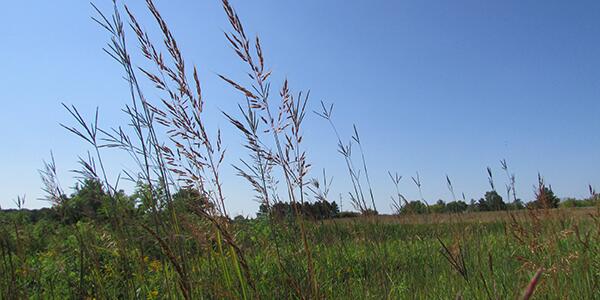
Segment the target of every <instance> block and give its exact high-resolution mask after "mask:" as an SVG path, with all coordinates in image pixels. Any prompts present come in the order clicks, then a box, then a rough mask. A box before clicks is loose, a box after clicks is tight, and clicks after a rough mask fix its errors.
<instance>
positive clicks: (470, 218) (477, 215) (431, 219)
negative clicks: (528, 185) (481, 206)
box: [331, 207, 598, 224]
mask: <svg viewBox="0 0 600 300" xmlns="http://www.w3.org/2000/svg"><path fill="white" fill-rule="evenodd" d="M595 214H598V208H596V207H578V208H560V209H553V210H548V211H547V212H546V213H545V214H544V215H542V216H541V217H542V218H544V219H549V218H550V219H565V218H573V219H578V220H590V219H592V216H594V215H595ZM513 217H514V218H515V219H516V220H518V221H526V220H527V219H528V218H529V211H527V210H515V211H482V212H465V213H458V214H452V213H432V214H421V215H417V214H413V215H403V216H397V215H378V216H376V217H371V218H369V217H362V218H360V219H361V222H381V223H385V224H453V223H492V222H510V221H512V219H513ZM355 221H356V218H341V219H335V220H332V221H331V222H355Z"/></svg>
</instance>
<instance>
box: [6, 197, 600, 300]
mask: <svg viewBox="0 0 600 300" xmlns="http://www.w3.org/2000/svg"><path fill="white" fill-rule="evenodd" d="M586 213H589V214H588V215H586V214H584V213H581V212H580V211H577V212H575V213H574V212H573V211H572V210H571V211H559V210H553V211H531V212H530V213H529V214H527V216H526V215H524V214H521V215H520V216H517V218H516V221H513V220H504V221H494V220H490V218H489V217H486V216H485V214H479V213H474V215H479V216H482V217H484V218H482V220H481V221H480V222H477V221H474V216H454V217H452V218H453V221H452V222H440V223H435V224H422V223H421V224H402V223H403V222H404V220H402V218H398V217H395V218H393V217H391V216H385V217H365V218H352V219H341V220H335V221H326V222H318V221H307V222H305V225H306V229H307V231H308V233H309V234H308V238H309V244H310V245H311V249H312V258H313V260H314V266H315V269H314V272H315V279H316V284H317V290H316V291H315V292H313V291H311V284H310V282H309V278H308V277H307V270H306V266H307V264H306V258H305V256H304V254H303V250H302V243H301V242H300V241H299V228H298V226H297V225H296V222H293V223H286V221H285V220H282V221H280V222H281V223H279V225H277V226H273V225H270V223H269V222H268V221H267V219H257V220H247V221H241V222H235V223H234V225H233V227H234V228H232V230H233V231H234V232H235V235H236V240H237V244H238V245H239V247H241V249H242V251H243V252H244V253H245V257H246V260H247V264H248V268H249V272H250V277H249V278H252V281H253V285H254V287H252V286H251V285H250V284H249V282H248V281H247V279H248V278H246V277H245V276H243V275H242V274H241V271H240V268H239V267H238V266H237V264H236V259H235V255H232V253H233V249H231V248H230V247H229V246H226V245H225V244H224V243H220V242H219V240H220V238H219V237H216V236H199V235H200V233H199V232H198V231H194V230H186V232H182V233H181V237H180V238H181V239H182V241H184V242H183V245H185V249H184V252H185V253H186V256H187V257H186V259H185V262H184V264H185V265H184V266H185V268H186V271H185V274H187V275H186V276H188V277H189V278H188V280H189V282H190V287H191V290H190V296H191V298H193V299H219V298H229V299H236V298H246V299H257V298H263V299H284V298H285V299H287V298H325V299H453V298H455V297H457V295H458V296H461V297H462V298H464V299H514V298H519V297H520V296H521V294H522V293H523V291H524V289H525V287H526V286H527V284H528V282H529V281H530V279H531V277H532V276H533V274H534V273H535V272H536V270H538V269H539V268H543V273H542V277H541V280H540V282H539V283H538V285H537V287H536V290H535V294H534V298H535V299H597V298H600V292H599V291H600V289H599V287H600V286H599V285H600V231H599V230H600V223H599V222H598V220H599V219H598V216H599V214H598V211H597V210H594V209H588V210H586ZM498 214H500V213H498ZM506 214H507V215H508V213H506ZM462 217H466V218H465V219H466V220H467V221H466V222H461V221H460V220H461V218H462ZM396 221H397V222H396ZM187 222H188V223H189V224H192V223H193V224H195V226H196V227H197V228H201V226H208V227H210V225H209V224H208V223H206V222H204V221H202V220H200V219H197V220H191V219H188V220H187ZM124 228H126V230H125V233H126V235H127V236H126V237H118V236H116V235H117V233H116V232H115V231H114V230H112V229H111V226H110V225H109V224H99V223H92V222H79V223H77V224H74V225H60V224H58V223H54V222H50V221H41V222H38V223H35V224H32V223H28V222H22V221H19V219H18V214H11V215H8V214H4V215H3V217H2V263H1V264H0V266H1V267H0V276H1V277H0V278H1V281H0V290H1V291H2V299H13V298H29V299H77V298H89V299H92V298H95V299H115V298H137V299H143V298H147V299H179V298H183V297H184V295H183V294H182V293H181V290H180V288H179V287H178V281H179V280H180V279H179V278H178V277H179V275H178V273H177V271H176V270H174V265H173V264H172V263H171V262H170V260H169V258H168V257H166V255H165V254H164V251H162V250H161V247H160V246H159V245H157V243H156V242H155V241H156V240H155V239H154V238H153V237H151V236H149V234H148V233H147V232H144V231H138V230H136V228H137V227H132V226H129V225H128V224H127V223H124ZM273 228H279V229H277V230H274V229H273ZM121 238H125V240H126V241H127V243H126V244H124V245H119V242H118V241H119V239H121ZM120 247H123V248H120Z"/></svg>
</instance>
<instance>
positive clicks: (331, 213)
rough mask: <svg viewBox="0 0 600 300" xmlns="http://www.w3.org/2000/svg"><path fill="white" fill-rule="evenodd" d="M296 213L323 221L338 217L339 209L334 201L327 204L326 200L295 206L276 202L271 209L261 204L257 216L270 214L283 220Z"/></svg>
mask: <svg viewBox="0 0 600 300" xmlns="http://www.w3.org/2000/svg"><path fill="white" fill-rule="evenodd" d="M296 212H297V213H298V214H301V215H302V216H304V217H306V218H311V219H317V220H323V219H332V218H336V217H338V214H339V213H340V209H339V207H338V205H337V203H335V201H333V202H329V201H327V200H318V201H315V202H314V203H310V202H304V203H302V204H300V203H296V204H295V205H292V204H291V203H287V202H277V203H275V204H273V205H272V206H271V207H267V206H266V205H265V204H261V205H260V207H259V211H258V213H257V215H258V216H259V217H260V216H267V215H268V214H271V215H272V216H273V217H275V218H277V219H284V218H293V217H294V216H295V215H296Z"/></svg>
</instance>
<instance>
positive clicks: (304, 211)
mask: <svg viewBox="0 0 600 300" xmlns="http://www.w3.org/2000/svg"><path fill="white" fill-rule="evenodd" d="M147 193H148V191H147V190H145V188H144V187H143V185H140V186H139V187H138V188H137V189H136V191H135V192H134V193H133V194H132V195H126V194H125V192H123V191H118V192H116V193H115V195H114V197H112V198H111V197H110V196H109V195H108V194H107V193H106V192H105V191H104V190H103V188H102V184H100V183H99V182H97V181H94V180H85V181H83V182H82V183H80V184H78V185H76V186H75V188H74V192H73V193H72V194H71V195H70V196H66V195H63V196H62V197H63V199H62V201H61V203H60V205H55V206H53V207H51V208H41V209H20V210H17V209H5V210H2V211H1V212H2V214H5V215H7V214H8V215H10V214H15V213H17V212H18V213H19V214H20V215H21V217H22V218H23V219H24V220H26V221H29V222H32V223H35V222H38V221H40V220H52V221H58V222H61V223H64V224H75V223H77V222H78V221H80V220H84V219H87V220H95V221H101V222H102V221H107V220H108V213H109V212H110V209H112V207H111V206H113V205H116V206H117V207H118V209H120V210H125V211H127V212H128V215H131V216H136V215H137V216H140V217H143V216H144V215H145V214H146V213H148V212H149V209H150V205H148V203H147V200H146V199H147V198H148V195H147ZM114 199H116V200H114ZM115 201H116V202H115ZM598 204H600V197H599V196H598V195H597V194H592V196H590V197H589V198H586V199H575V198H566V199H563V200H562V201H561V200H560V199H559V198H558V197H557V196H556V195H555V194H554V192H553V191H552V189H551V188H549V187H543V188H542V189H541V190H540V191H539V192H538V193H536V198H535V200H533V201H531V202H528V203H524V202H523V201H521V199H516V200H514V201H512V202H508V203H507V202H505V201H504V199H503V198H502V196H500V194H498V193H497V192H496V191H488V192H486V193H485V195H484V196H483V197H482V198H480V199H479V200H475V199H471V201H470V202H469V203H467V202H466V201H463V200H455V201H450V202H444V201H443V200H441V199H440V200H438V201H437V202H436V203H435V204H431V205H429V204H427V203H425V202H423V201H418V200H413V201H405V203H404V205H402V206H401V207H400V208H399V209H397V210H396V211H395V212H393V213H394V214H396V215H409V214H428V213H462V212H480V211H502V210H519V209H525V208H558V207H563V208H572V207H589V206H595V205H598ZM197 205H200V206H201V207H207V206H209V205H210V204H209V202H208V201H207V200H206V199H205V198H204V197H202V196H201V195H200V194H199V193H198V192H197V191H195V190H187V189H182V190H179V191H178V192H177V193H175V194H174V195H173V203H172V204H171V207H166V206H165V207H159V209H160V210H162V211H164V212H165V213H166V212H169V211H171V210H175V211H177V212H180V213H186V212H190V211H189V210H190V207H194V206H197ZM365 214H368V215H377V214H378V212H377V211H375V210H368V211H366V212H364V213H362V214H361V213H358V212H354V211H340V208H339V206H338V204H337V203H336V202H335V201H333V202H329V201H327V200H325V199H321V200H318V201H315V202H312V203H311V202H304V203H296V204H294V205H292V204H291V203H288V202H277V203H274V204H272V205H270V207H268V206H267V205H265V204H261V205H260V207H259V211H258V212H257V217H259V218H261V217H266V216H268V215H271V216H272V217H274V218H278V219H283V218H292V217H294V216H297V215H300V216H302V217H304V218H307V219H312V220H324V219H333V218H347V217H357V216H360V215H365ZM234 219H235V220H242V219H246V218H245V217H243V216H237V217H235V218H234Z"/></svg>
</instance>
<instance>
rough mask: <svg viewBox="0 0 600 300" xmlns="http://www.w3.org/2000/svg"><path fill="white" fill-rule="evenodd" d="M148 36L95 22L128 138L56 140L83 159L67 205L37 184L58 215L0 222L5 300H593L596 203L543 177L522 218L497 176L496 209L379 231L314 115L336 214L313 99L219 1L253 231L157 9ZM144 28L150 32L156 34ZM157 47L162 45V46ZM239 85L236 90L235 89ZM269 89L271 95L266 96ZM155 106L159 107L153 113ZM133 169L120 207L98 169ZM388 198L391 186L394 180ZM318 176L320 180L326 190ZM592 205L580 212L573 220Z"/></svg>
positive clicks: (121, 18) (430, 210) (599, 269)
mask: <svg viewBox="0 0 600 300" xmlns="http://www.w3.org/2000/svg"><path fill="white" fill-rule="evenodd" d="M146 4H147V8H148V11H147V13H149V14H150V15H151V16H152V18H153V20H154V21H155V23H154V24H140V23H139V22H138V19H137V18H136V14H137V13H139V12H132V11H131V10H129V9H128V7H127V6H121V5H119V4H117V3H116V2H115V3H114V6H113V9H112V10H109V11H102V10H100V9H97V8H96V6H93V7H94V9H96V13H97V14H96V15H95V16H94V17H93V20H94V21H95V22H97V23H98V24H99V28H100V29H101V30H105V32H106V33H107V36H108V40H109V42H108V45H107V47H106V48H105V51H106V53H107V54H108V55H110V57H112V58H113V59H114V60H115V61H116V63H117V64H118V65H120V66H121V67H122V71H123V74H120V75H122V76H123V77H124V78H125V79H126V84H127V86H128V87H129V91H130V94H129V97H130V101H131V102H130V103H128V104H126V105H125V106H124V108H123V111H124V113H125V114H126V116H127V117H128V118H129V120H128V122H127V124H123V125H116V126H115V127H113V128H100V127H99V126H98V124H99V122H98V118H99V116H98V113H97V112H96V114H95V115H93V116H91V117H89V118H88V117H86V116H84V115H82V114H81V113H80V112H79V110H78V109H77V108H76V107H74V106H68V105H64V106H65V108H66V109H67V111H68V112H69V113H70V114H71V116H72V117H73V118H72V120H68V121H65V122H64V123H63V127H65V129H66V130H67V131H68V132H70V133H71V134H73V135H75V136H76V137H77V138H79V139H80V140H81V141H82V142H83V143H85V144H86V145H87V146H89V149H90V151H89V152H88V154H87V155H85V156H82V158H81V159H80V161H79V164H80V167H81V168H80V170H77V176H78V177H79V178H80V179H81V182H80V184H78V186H76V187H75V189H74V192H73V193H72V194H71V195H68V192H67V191H65V190H64V189H63V188H62V185H61V184H60V182H59V181H58V177H59V176H58V175H57V172H58V171H57V169H58V168H57V166H56V164H55V162H54V160H53V159H50V160H49V161H48V162H47V163H46V164H45V165H44V167H43V168H42V170H41V171H40V175H41V177H42V182H43V184H44V187H43V188H44V190H45V192H46V193H47V198H46V200H48V201H49V202H50V203H51V208H46V209H42V210H37V211H28V210H24V209H21V207H22V206H23V203H22V201H23V199H21V198H19V199H17V206H18V208H19V209H17V210H13V211H1V212H0V253H1V256H2V257H1V262H0V298H1V299H510V298H513V299H514V298H518V299H530V298H531V299H534V298H535V299H565V298H566V299H600V292H599V291H600V205H599V203H600V201H599V196H598V194H597V193H596V192H595V191H594V190H593V189H592V188H591V187H590V198H589V199H584V200H570V202H568V201H564V202H561V201H560V200H559V199H558V198H557V197H556V196H554V194H553V192H552V190H551V188H550V187H549V186H548V185H546V183H545V182H544V180H543V178H542V176H541V175H540V176H539V178H538V186H537V187H536V199H535V200H534V201H531V202H530V203H523V202H522V201H521V200H520V199H519V198H518V197H517V195H516V192H515V176H514V174H511V173H510V171H509V168H508V165H507V163H506V161H505V160H502V161H501V166H502V169H503V170H504V171H505V173H506V185H505V188H506V200H507V201H508V203H505V202H504V200H503V198H502V197H501V196H500V195H499V193H498V192H497V191H496V184H495V180H497V179H495V178H494V177H493V176H492V172H491V170H490V169H489V168H488V174H489V178H488V180H489V182H490V189H491V190H490V191H489V192H487V193H486V194H485V196H484V198H482V199H480V200H479V201H478V202H477V201H475V200H473V201H472V202H471V203H466V202H467V201H466V199H464V196H463V200H462V201H461V200H458V197H457V196H456V195H455V194H456V193H455V191H454V188H453V186H452V182H451V180H450V178H446V179H447V183H448V189H449V190H450V192H451V194H452V195H453V198H454V201H452V202H450V203H448V204H446V203H439V202H438V203H436V204H431V205H429V204H427V202H426V201H425V199H423V196H422V192H421V188H422V186H421V180H420V178H419V175H418V174H417V175H416V176H415V177H413V178H411V179H412V181H413V182H414V183H415V186H416V187H417V188H418V189H419V192H420V194H421V199H420V200H413V201H409V200H408V199H406V198H405V197H404V196H403V195H402V193H401V191H400V190H397V193H396V195H394V196H393V197H392V200H391V203H390V206H391V207H392V208H393V214H391V215H385V216H381V215H379V214H378V210H377V207H376V202H378V201H375V198H374V193H373V189H372V187H371V182H370V178H369V169H368V165H367V163H366V162H365V153H364V152H363V144H362V142H361V138H360V135H359V132H358V130H357V129H356V127H354V128H353V129H354V130H353V132H354V134H353V135H352V136H351V137H350V138H349V139H346V138H344V137H342V136H341V135H340V134H339V131H338V129H337V127H336V124H335V122H334V114H333V105H327V104H325V103H321V105H320V106H321V110H319V111H318V112H317V114H318V115H319V116H320V117H321V118H322V119H324V120H325V121H326V122H327V124H328V126H329V127H330V129H331V131H332V133H333V134H334V135H335V137H336V142H337V144H338V152H339V154H340V160H341V161H343V162H344V163H345V166H346V167H347V171H348V174H347V175H348V177H347V178H346V179H345V180H347V181H348V182H349V183H350V184H351V187H352V188H351V191H349V192H348V200H349V202H350V203H351V204H352V206H353V209H354V211H352V212H340V211H339V210H338V209H337V206H336V205H334V204H335V202H333V201H331V200H332V199H330V196H329V194H330V193H329V187H330V183H331V181H330V180H328V177H327V176H326V174H325V172H323V176H322V178H321V179H313V177H311V176H312V175H311V174H313V173H314V171H312V173H311V163H310V149H307V147H306V145H304V143H303V142H304V139H303V134H304V130H303V128H304V125H303V124H304V120H305V116H306V114H307V103H308V102H309V98H310V97H309V93H306V92H299V91H294V90H293V88H292V86H291V84H290V83H289V82H288V81H287V80H285V79H281V80H277V81H275V80H273V77H274V76H275V75H273V74H272V72H271V71H270V68H269V66H268V60H267V58H266V57H264V55H263V50H262V47H261V44H260V39H259V38H258V37H250V36H248V35H247V33H246V31H245V28H244V26H243V25H242V22H241V20H240V18H239V16H238V15H237V13H236V11H235V9H234V8H233V7H232V5H231V4H230V3H229V1H227V0H223V1H222V4H223V9H224V12H225V16H226V18H227V20H228V22H229V25H230V29H229V31H226V32H225V42H227V43H228V44H229V46H230V47H231V49H232V50H233V53H234V55H235V56H236V57H237V58H238V59H239V63H240V64H241V65H242V66H244V67H245V68H246V70H247V73H245V74H237V75H236V74H226V75H225V74H223V75H218V76H219V77H220V78H221V79H222V80H224V81H225V82H226V83H228V84H229V85H230V86H231V88H232V89H234V90H235V91H237V92H239V96H240V101H241V104H240V105H239V111H237V112H224V113H223V118H225V119H226V120H228V121H229V123H230V124H231V126H233V127H235V128H236V129H237V130H238V131H239V133H240V136H242V137H243V138H244V145H243V149H244V150H245V151H246V152H247V157H245V158H242V159H241V160H240V163H238V165H236V166H235V170H236V171H237V173H238V175H239V176H241V177H242V178H244V179H245V180H246V181H247V183H248V184H249V186H250V187H251V188H252V190H253V193H252V194H251V195H248V201H258V202H260V205H261V206H260V207H261V208H260V212H259V214H258V216H257V217H256V218H252V219H248V218H245V217H237V216H233V215H231V213H230V210H231V208H230V207H229V206H228V203H227V201H226V198H225V196H224V192H223V186H224V185H223V182H222V176H221V170H222V166H221V165H222V163H223V160H224V157H225V155H226V151H225V149H224V147H223V146H222V140H221V134H220V131H219V130H218V129H214V128H212V127H211V126H212V124H207V123H206V122H205V115H204V110H203V109H204V103H205V101H207V99H205V98H204V96H203V92H202V91H203V89H202V84H201V82H200V80H199V76H198V69H197V68H196V66H193V65H189V64H188V62H187V60H186V59H185V58H184V55H183V54H182V52H181V50H180V47H179V44H178V42H177V41H176V39H175V35H174V34H173V33H172V32H171V30H170V29H169V26H168V25H167V21H166V20H164V18H163V17H162V15H161V14H160V11H159V9H158V8H157V7H156V6H155V4H154V2H153V1H152V0H146ZM146 28H154V29H155V30H152V31H150V32H148V31H147V30H146ZM155 36H158V37H157V38H154V37H155ZM232 78H235V79H232ZM275 82H281V83H280V84H278V86H277V87H275V85H276V83H275ZM156 95H158V96H156ZM108 151H116V152H119V153H122V154H125V155H126V156H128V157H130V158H131V163H132V164H133V165H134V166H136V168H135V169H134V170H131V169H127V170H116V173H119V174H121V175H122V179H123V180H126V179H127V180H130V181H131V182H133V183H134V185H135V187H136V188H135V191H133V192H132V193H131V194H127V193H126V192H125V191H123V190H122V189H121V188H120V187H119V179H121V177H119V179H117V180H114V181H113V180H110V179H109V177H110V176H109V175H108V174H112V173H115V170H107V166H108V164H106V161H105V159H106V158H105V157H106V156H105V154H106V152H108ZM389 175H390V178H391V180H392V183H393V184H394V185H395V187H396V188H397V187H398V183H399V181H400V180H401V176H399V175H397V174H392V173H390V174H389ZM318 177H319V178H320V177H321V176H320V175H319V176H318ZM577 206H586V207H577Z"/></svg>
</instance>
